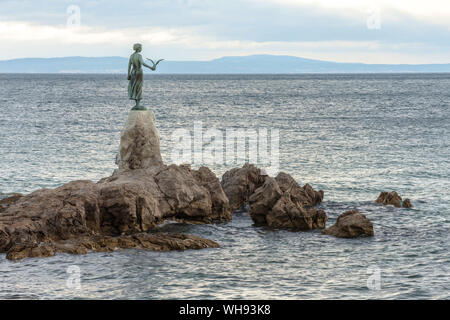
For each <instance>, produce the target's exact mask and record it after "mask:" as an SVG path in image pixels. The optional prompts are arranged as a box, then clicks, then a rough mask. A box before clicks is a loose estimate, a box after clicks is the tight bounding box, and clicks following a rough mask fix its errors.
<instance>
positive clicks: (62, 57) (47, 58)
mask: <svg viewBox="0 0 450 320" xmlns="http://www.w3.org/2000/svg"><path fill="white" fill-rule="evenodd" d="M257 56H270V57H289V58H297V59H303V60H311V61H318V62H327V63H336V64H361V65H392V66H427V65H448V64H450V62H445V63H415V64H412V63H366V62H337V61H331V60H320V59H312V58H305V57H299V56H292V55H286V54H265V53H262V54H250V55H231V56H220V57H217V58H212V59H209V60H168V59H165V61H167V62H212V61H215V60H219V59H223V58H244V57H257ZM67 58H87V59H102V58H121V59H128V57H122V56H59V57H58V56H56V57H24V58H12V59H0V62H10V61H17V60H31V59H42V60H51V59H67Z"/></svg>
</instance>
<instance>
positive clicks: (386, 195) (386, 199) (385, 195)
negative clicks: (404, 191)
mask: <svg viewBox="0 0 450 320" xmlns="http://www.w3.org/2000/svg"><path fill="white" fill-rule="evenodd" d="M375 202H378V203H381V204H383V205H393V206H394V207H397V208H400V207H404V208H412V204H411V200H409V199H408V198H406V199H405V200H403V199H402V197H400V196H399V195H398V193H397V192H395V191H391V192H381V193H380V195H379V196H378V198H377V200H375Z"/></svg>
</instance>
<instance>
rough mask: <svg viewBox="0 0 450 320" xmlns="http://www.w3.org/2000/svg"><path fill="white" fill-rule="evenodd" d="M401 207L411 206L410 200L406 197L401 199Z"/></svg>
mask: <svg viewBox="0 0 450 320" xmlns="http://www.w3.org/2000/svg"><path fill="white" fill-rule="evenodd" d="M402 207H403V208H412V207H413V205H412V203H411V200H409V199H408V198H406V199H405V200H403V202H402Z"/></svg>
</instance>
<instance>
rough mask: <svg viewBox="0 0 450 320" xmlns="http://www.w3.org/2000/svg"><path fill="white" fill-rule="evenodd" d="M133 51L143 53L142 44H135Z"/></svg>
mask: <svg viewBox="0 0 450 320" xmlns="http://www.w3.org/2000/svg"><path fill="white" fill-rule="evenodd" d="M133 50H134V51H137V52H141V51H142V44H140V43H135V44H134V45H133Z"/></svg>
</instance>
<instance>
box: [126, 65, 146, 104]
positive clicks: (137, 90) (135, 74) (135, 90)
mask: <svg viewBox="0 0 450 320" xmlns="http://www.w3.org/2000/svg"><path fill="white" fill-rule="evenodd" d="M143 84H144V72H143V71H142V68H139V69H136V68H134V67H133V70H132V71H131V79H130V81H129V83H128V97H129V98H130V99H131V100H141V99H142V86H143Z"/></svg>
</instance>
